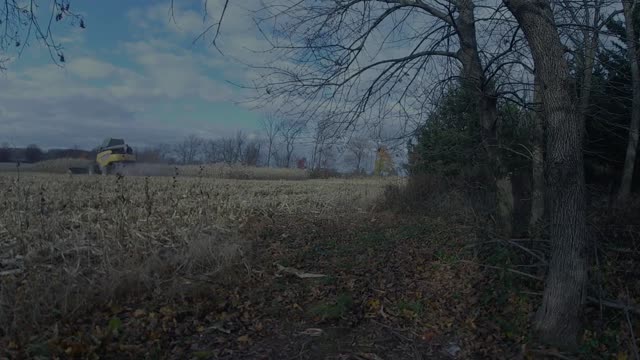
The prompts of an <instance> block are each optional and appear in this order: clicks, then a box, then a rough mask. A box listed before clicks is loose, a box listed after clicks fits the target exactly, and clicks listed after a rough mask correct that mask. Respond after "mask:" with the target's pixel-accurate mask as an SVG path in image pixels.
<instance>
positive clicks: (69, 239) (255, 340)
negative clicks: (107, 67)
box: [0, 173, 616, 360]
mask: <svg viewBox="0 0 640 360" xmlns="http://www.w3.org/2000/svg"><path fill="white" fill-rule="evenodd" d="M402 182H403V180H400V179H374V178H368V179H354V180H346V179H328V180H304V181H286V180H271V181H269V180H229V179H215V178H211V177H206V176H196V177H188V176H184V175H181V176H177V177H163V176H158V177H142V176H124V177H122V176H108V177H101V176H93V177H92V176H71V175H55V174H45V173H22V174H21V175H20V177H18V176H17V175H16V174H13V173H4V174H0V358H3V357H4V358H98V357H100V358H103V359H122V358H132V359H134V358H135V359H137V358H160V359H185V358H187V359H283V358H287V359H288V358H299V359H354V360H355V359H358V360H362V359H408V358H429V359H451V358H460V359H467V358H508V359H510V358H517V357H522V356H527V357H528V358H535V354H537V352H536V351H538V349H536V348H535V347H533V345H531V344H535V343H532V339H531V338H530V319H531V317H532V316H533V312H534V310H535V308H536V306H537V304H538V301H539V297H538V296H537V295H535V294H537V293H539V292H540V291H541V283H540V282H537V281H536V280H532V279H530V278H524V281H523V280H522V279H521V278H518V275H517V274H514V273H513V272H509V271H505V270H502V268H501V267H500V264H501V261H505V259H506V261H511V260H516V259H517V257H516V256H514V255H513V254H511V253H510V252H508V251H507V250H508V249H507V248H504V247H503V248H491V251H492V255H491V256H492V257H493V258H495V261H496V262H495V263H493V264H494V265H490V266H488V267H485V266H484V265H480V264H478V262H477V260H478V258H477V257H475V255H474V252H475V250H474V248H473V247H469V245H473V244H474V243H475V242H476V241H477V237H476V236H477V235H476V234H477V233H478V231H477V230H478V229H477V226H478V225H477V224H476V223H475V221H476V220H475V219H474V218H473V217H472V216H471V215H470V213H469V211H468V210H464V209H462V210H463V211H460V210H461V209H460V206H461V205H459V204H458V203H457V201H458V200H456V199H457V198H456V196H457V195H456V196H442V194H440V193H438V194H434V195H435V197H434V198H433V201H440V202H443V201H444V202H447V204H440V205H439V206H438V207H436V208H435V209H437V211H434V212H432V213H429V214H428V215H427V214H423V215H420V214H413V215H407V214H402V215H401V214H398V213H396V212H389V211H387V210H385V207H384V206H383V205H384V204H382V203H381V202H380V199H381V198H384V197H382V196H381V195H382V194H383V193H385V194H386V195H387V197H388V196H389V194H395V192H393V191H391V192H387V191H385V190H386V189H387V187H388V186H389V185H394V184H402ZM387 200H388V199H387ZM510 259H511V260H510ZM531 294H534V295H531ZM603 346H604V345H602V344H598V349H600V350H597V351H601V352H602V351H605V353H606V354H609V355H614V354H616V352H615V350H614V349H616V348H615V347H613V345H611V346H610V347H608V348H606V349H605V348H603ZM594 349H595V348H594ZM602 349H605V350H602ZM540 351H541V353H543V354H547V353H549V351H550V350H548V349H542V350H540ZM595 351H596V350H589V351H588V352H585V353H584V354H593V353H594V352H595ZM551 353H552V354H557V353H554V352H551ZM585 358H587V357H585ZM588 358H608V357H607V356H603V357H592V356H589V357H588Z"/></svg>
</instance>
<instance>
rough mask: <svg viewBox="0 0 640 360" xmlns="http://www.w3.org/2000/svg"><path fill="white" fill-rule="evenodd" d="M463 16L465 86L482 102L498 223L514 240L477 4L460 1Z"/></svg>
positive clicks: (458, 22) (460, 55) (510, 194)
mask: <svg viewBox="0 0 640 360" xmlns="http://www.w3.org/2000/svg"><path fill="white" fill-rule="evenodd" d="M457 5H458V11H459V16H458V18H457V19H456V21H455V24H456V28H457V32H458V38H459V40H460V50H459V52H458V58H459V59H460V62H461V63H462V84H463V87H464V89H465V90H466V91H468V92H469V93H470V94H473V95H474V96H475V97H476V99H477V101H478V103H477V110H478V116H479V118H480V119H479V120H480V126H481V129H482V130H481V132H482V133H481V135H482V142H483V146H484V149H485V152H486V154H487V157H488V161H489V173H490V174H491V176H493V182H494V191H495V194H496V223H497V231H498V233H499V235H501V236H503V237H506V238H508V237H510V236H511V233H512V224H513V221H512V218H513V204H514V201H513V192H512V184H511V177H509V176H508V174H507V173H506V171H505V169H504V166H503V161H502V159H501V156H500V151H499V143H498V126H497V123H498V100H497V96H496V94H495V89H494V87H493V85H492V84H491V83H488V82H487V81H486V77H485V74H484V68H483V66H482V61H481V60H480V55H479V52H478V41H477V38H476V26H475V22H476V21H475V15H474V4H473V1H472V0H458V1H457Z"/></svg>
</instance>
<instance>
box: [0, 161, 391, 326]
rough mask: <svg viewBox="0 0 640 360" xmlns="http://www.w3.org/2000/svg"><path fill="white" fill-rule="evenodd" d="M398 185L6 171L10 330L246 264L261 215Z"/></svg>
mask: <svg viewBox="0 0 640 360" xmlns="http://www.w3.org/2000/svg"><path fill="white" fill-rule="evenodd" d="M389 181H395V180H384V181H383V180H379V179H377V180H376V179H364V180H308V181H289V182H287V181H254V180H247V181H232V180H225V179H212V178H208V177H168V178H167V177H122V178H120V177H116V176H112V177H100V176H94V177H91V176H70V175H45V174H23V175H22V176H20V177H19V178H18V177H17V176H16V175H14V174H4V175H3V174H0V274H2V275H0V336H1V335H2V334H15V333H23V334H25V333H28V332H29V329H33V328H34V327H37V326H43V325H45V326H46V325H47V324H51V323H52V322H54V321H56V319H57V318H59V317H61V316H64V317H69V316H73V315H74V314H76V313H78V312H81V311H85V310H87V309H90V308H91V307H92V306H95V305H96V304H98V303H103V302H106V301H109V300H111V299H114V298H122V297H125V298H126V297H127V296H130V295H135V294H136V293H140V292H157V291H158V289H160V288H161V287H162V286H163V284H166V283H168V282H174V283H175V282H176V281H178V280H179V279H180V278H182V277H190V276H205V275H206V276H211V275H213V274H217V273H219V272H220V271H221V270H223V269H228V268H233V266H234V265H236V264H238V265H241V264H242V262H243V261H244V259H245V254H247V252H249V251H250V248H251V247H250V245H251V238H250V237H248V235H247V234H250V233H251V232H250V231H249V230H248V229H250V228H251V226H252V222H256V223H257V222H259V221H260V219H267V218H270V217H273V216H277V215H279V214H281V215H282V214H296V215H303V216H307V215H308V216H317V215H320V214H324V215H327V216H340V214H344V213H345V212H357V211H367V210H368V209H369V208H370V206H371V204H373V202H374V200H375V199H376V198H377V197H378V196H379V195H380V194H381V193H382V192H383V190H384V187H385V186H386V185H387V184H388V183H389ZM256 219H257V220H256ZM14 270H15V271H17V273H12V272H13V271H14Z"/></svg>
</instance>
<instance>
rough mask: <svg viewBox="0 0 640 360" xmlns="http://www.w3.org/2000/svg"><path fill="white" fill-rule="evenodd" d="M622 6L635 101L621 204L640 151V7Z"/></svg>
mask: <svg viewBox="0 0 640 360" xmlns="http://www.w3.org/2000/svg"><path fill="white" fill-rule="evenodd" d="M622 6H623V9H624V20H625V26H626V31H627V54H628V56H629V63H630V64H631V83H632V86H633V99H632V102H631V104H632V105H631V124H630V126H629V142H628V143H627V153H626V155H625V159H624V170H623V173H622V181H621V183H620V190H619V191H618V201H620V202H622V201H625V200H627V199H628V198H629V194H630V193H631V184H632V181H633V172H634V170H635V163H636V154H637V151H638V132H639V129H640V65H639V64H638V46H637V39H638V33H637V31H636V29H637V28H636V26H638V24H636V22H635V14H636V11H637V9H638V6H640V5H639V4H638V2H637V1H635V0H622Z"/></svg>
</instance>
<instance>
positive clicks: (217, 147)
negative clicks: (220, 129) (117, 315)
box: [203, 139, 221, 164]
mask: <svg viewBox="0 0 640 360" xmlns="http://www.w3.org/2000/svg"><path fill="white" fill-rule="evenodd" d="M203 149H204V156H205V161H206V162H207V163H209V164H214V163H217V162H218V161H220V160H221V156H220V152H221V144H220V143H219V142H218V141H216V140H212V139H210V140H207V141H206V142H205V143H204V144H203Z"/></svg>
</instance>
